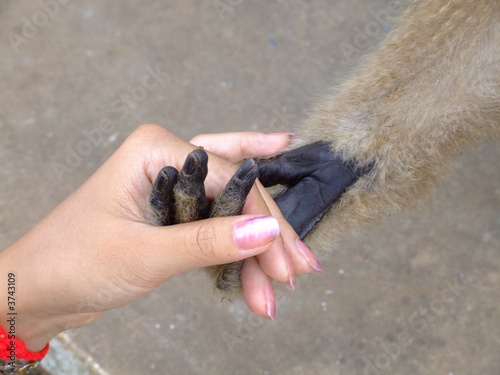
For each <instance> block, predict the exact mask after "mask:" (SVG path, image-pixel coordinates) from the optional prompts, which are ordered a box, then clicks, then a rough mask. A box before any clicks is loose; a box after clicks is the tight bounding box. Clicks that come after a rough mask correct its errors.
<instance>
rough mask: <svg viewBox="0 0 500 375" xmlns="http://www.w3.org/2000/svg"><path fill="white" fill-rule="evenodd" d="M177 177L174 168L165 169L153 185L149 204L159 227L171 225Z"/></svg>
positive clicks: (177, 173)
mask: <svg viewBox="0 0 500 375" xmlns="http://www.w3.org/2000/svg"><path fill="white" fill-rule="evenodd" d="M178 175H179V172H177V169H175V168H174V167H165V168H163V169H162V170H161V171H160V172H159V173H158V176H157V177H156V180H155V182H154V184H153V190H152V191H151V195H150V196H149V203H150V205H151V208H152V209H153V210H154V211H155V214H156V215H157V217H158V219H159V223H160V224H161V225H169V224H172V221H173V218H174V210H175V206H174V196H173V192H174V187H175V184H176V183H177V178H178Z"/></svg>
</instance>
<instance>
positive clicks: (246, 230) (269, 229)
mask: <svg viewBox="0 0 500 375" xmlns="http://www.w3.org/2000/svg"><path fill="white" fill-rule="evenodd" d="M279 233H280V228H279V224H278V220H276V219H275V218H274V217H271V216H260V217H256V218H253V219H250V220H246V221H243V222H240V223H238V224H236V225H235V226H234V230H233V238H234V243H235V245H236V247H237V248H238V249H240V250H252V249H255V248H257V247H261V246H264V245H267V244H269V243H271V242H273V241H274V239H275V238H276V237H277V236H278V235H279Z"/></svg>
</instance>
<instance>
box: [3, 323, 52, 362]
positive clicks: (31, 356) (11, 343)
mask: <svg viewBox="0 0 500 375" xmlns="http://www.w3.org/2000/svg"><path fill="white" fill-rule="evenodd" d="M48 351H49V344H47V345H45V348H43V349H42V350H40V351H39V352H30V351H29V350H28V349H26V344H25V343H24V342H23V341H22V340H20V339H18V338H12V339H9V335H7V332H5V330H4V329H3V327H2V326H0V358H1V359H3V360H7V361H13V360H15V359H16V358H18V359H24V360H27V361H39V360H41V359H42V358H43V357H45V355H46V354H47V352H48Z"/></svg>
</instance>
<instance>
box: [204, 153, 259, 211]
mask: <svg viewBox="0 0 500 375" xmlns="http://www.w3.org/2000/svg"><path fill="white" fill-rule="evenodd" d="M258 175H259V166H258V165H257V163H256V162H255V160H253V159H249V160H246V161H245V162H244V163H243V164H242V165H241V166H240V168H239V169H238V170H237V171H236V173H235V174H234V175H233V177H232V178H231V180H229V182H228V183H227V185H226V188H225V189H224V191H223V192H222V194H221V195H220V197H218V198H217V199H216V201H215V203H214V204H213V206H212V210H211V213H210V216H211V217H220V216H235V215H241V212H242V211H243V206H244V205H245V202H246V199H247V196H248V193H249V192H250V189H251V188H252V186H253V184H254V182H255V180H256V179H257V177H258Z"/></svg>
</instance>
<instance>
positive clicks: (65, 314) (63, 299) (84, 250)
mask: <svg viewBox="0 0 500 375" xmlns="http://www.w3.org/2000/svg"><path fill="white" fill-rule="evenodd" d="M221 137H224V136H222V135H221V136H204V137H198V138H195V139H194V140H193V142H196V143H198V144H201V143H202V142H203V144H202V145H203V146H204V147H205V148H206V149H208V150H215V151H216V152H218V153H219V154H222V156H224V157H226V158H228V159H230V160H232V161H239V160H241V159H243V158H246V157H252V156H253V157H257V156H265V155H266V154H267V155H268V154H270V153H276V152H278V151H279V150H280V149H281V148H283V147H284V146H286V145H287V144H288V136H287V135H286V134H281V135H267V136H265V135H258V134H257V135H256V134H254V135H252V136H249V135H247V136H246V138H245V139H247V140H248V139H253V142H248V143H247V144H246V145H245V141H243V140H242V138H241V137H240V138H238V135H234V134H232V135H226V138H225V139H226V142H221ZM252 137H253V138H252ZM256 137H257V138H258V137H262V139H261V143H262V147H261V146H260V145H259V143H256V142H255V140H256ZM238 139H239V141H238ZM231 145H237V146H238V147H237V148H235V147H233V146H231ZM221 147H222V148H221ZM193 149H195V146H193V145H192V144H190V143H187V142H184V141H182V140H181V139H179V138H177V137H176V136H174V135H173V134H171V133H169V132H168V131H166V130H165V129H162V128H160V127H156V126H151V125H148V126H143V127H141V128H139V129H138V130H137V131H135V132H134V133H133V134H132V135H131V136H130V137H129V138H128V139H127V140H126V141H125V142H124V144H123V145H122V146H121V147H120V148H119V149H118V150H117V151H116V152H115V154H113V156H112V157H111V158H110V159H109V160H108V161H106V163H105V164H104V165H103V166H102V167H101V168H100V169H99V170H98V171H97V172H96V173H95V174H94V175H93V176H92V177H91V178H89V180H87V181H86V182H85V183H84V184H83V185H82V186H81V187H80V188H79V189H78V190H77V191H75V192H74V193H73V194H72V195H71V196H70V197H68V198H67V199H66V200H65V201H63V202H62V203H61V204H60V205H59V206H58V207H57V208H56V209H55V210H54V211H53V212H51V213H50V214H49V215H48V216H47V217H46V218H44V219H43V220H42V221H41V222H40V223H39V224H38V225H37V226H36V227H34V228H33V229H32V230H31V231H30V232H29V233H27V234H26V235H25V236H23V237H22V238H21V239H20V240H19V241H17V242H16V243H15V244H13V245H12V246H11V247H9V248H8V249H6V250H5V251H4V252H2V253H0V270H1V272H2V274H5V275H6V274H7V273H8V272H14V273H15V274H16V277H17V279H18V280H19V281H20V285H18V289H17V295H16V296H17V298H16V300H17V311H18V315H19V316H20V317H21V318H20V319H19V321H18V323H19V324H18V326H17V335H18V337H19V338H21V339H23V340H24V341H25V343H26V344H27V347H28V349H30V350H32V351H37V350H40V349H41V348H43V347H44V346H45V344H46V343H47V341H48V340H50V339H51V338H52V337H54V336H55V335H57V334H58V333H59V332H61V331H63V330H65V329H69V328H76V327H80V326H83V325H86V324H89V323H90V322H92V321H94V320H95V319H97V318H98V317H99V316H100V315H101V314H102V313H103V312H105V311H107V310H109V309H113V308H116V307H119V306H123V305H125V304H127V303H130V302H132V301H134V300H136V299H138V298H140V297H141V296H143V295H145V294H147V293H149V292H150V291H152V290H153V289H154V288H155V287H157V286H158V285H159V284H161V283H162V282H164V281H165V280H168V279H169V278H171V277H173V276H175V275H177V274H179V273H181V272H184V271H187V270H189V269H193V268H198V267H204V266H208V265H213V264H218V263H225V262H232V261H237V260H240V259H243V258H247V257H251V258H250V259H249V260H248V261H247V262H245V266H244V271H243V274H242V283H243V289H244V297H245V300H246V302H247V304H248V305H249V307H250V309H251V310H252V311H254V312H255V313H256V314H258V315H260V316H271V315H272V314H274V311H273V309H274V293H273V291H272V284H270V283H269V280H271V279H275V280H279V281H284V282H287V281H289V280H290V279H291V277H292V276H290V275H291V274H293V270H296V271H297V272H309V271H310V270H312V266H311V265H310V262H311V261H310V260H309V262H307V259H305V258H304V257H303V258H302V259H301V258H300V257H299V255H298V253H299V252H298V251H296V250H289V249H291V247H290V246H291V245H292V244H293V245H295V242H294V241H295V239H296V236H297V235H296V234H295V233H294V232H293V230H292V229H291V228H290V227H287V224H286V223H285V222H284V220H283V218H282V217H280V215H279V211H278V210H277V208H276V206H275V205H274V203H273V201H272V199H271V198H270V197H269V196H268V195H267V193H265V190H264V189H263V188H262V187H261V186H255V187H254V188H253V189H252V191H251V192H250V194H249V196H248V199H247V204H246V205H245V208H244V211H243V214H244V215H242V216H237V217H225V218H214V219H209V220H203V221H198V222H193V223H187V224H179V225H176V226H171V227H155V226H152V225H150V224H149V223H148V222H147V221H146V219H145V215H144V210H145V207H146V201H147V197H148V196H149V193H150V191H151V187H152V181H153V180H154V178H155V176H156V174H157V173H158V171H159V170H160V169H161V168H162V167H163V166H165V165H173V166H175V167H177V168H180V166H182V164H183V162H184V159H185V158H186V156H187V154H188V153H189V152H190V151H192V150H193ZM209 169H210V172H209V176H208V178H207V181H206V190H207V195H208V196H209V197H213V196H215V195H217V194H218V193H220V192H221V191H222V189H223V187H224V185H225V183H226V182H227V181H228V180H229V178H230V177H231V175H232V173H233V172H234V171H235V170H236V165H235V164H231V163H230V162H228V161H227V160H225V159H223V158H220V157H217V156H216V155H211V156H210V164H209ZM273 213H276V215H275V216H276V217H277V218H278V220H276V219H274V218H272V217H270V216H271V215H273ZM262 215H264V217H263V216H262ZM278 227H279V228H280V229H281V234H278ZM242 230H243V232H245V231H246V233H247V234H248V232H250V234H251V235H250V236H248V235H247V236H240V235H238V233H241V231H242ZM285 248H286V249H287V250H288V251H285ZM266 250H267V251H266ZM259 254H260V255H259ZM254 255H258V256H259V258H253V257H252V256H254ZM290 258H291V261H290ZM4 279H5V280H4ZM6 279H7V278H6V277H5V278H4V277H2V279H1V280H0V287H1V288H2V289H1V290H7V287H6V285H3V283H6ZM21 280H22V283H21ZM269 285H271V288H269ZM0 308H3V306H0ZM1 312H2V315H1V316H2V319H3V317H5V316H6V314H5V313H4V312H3V311H1ZM0 324H1V325H3V326H6V325H5V320H2V321H0Z"/></svg>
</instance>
